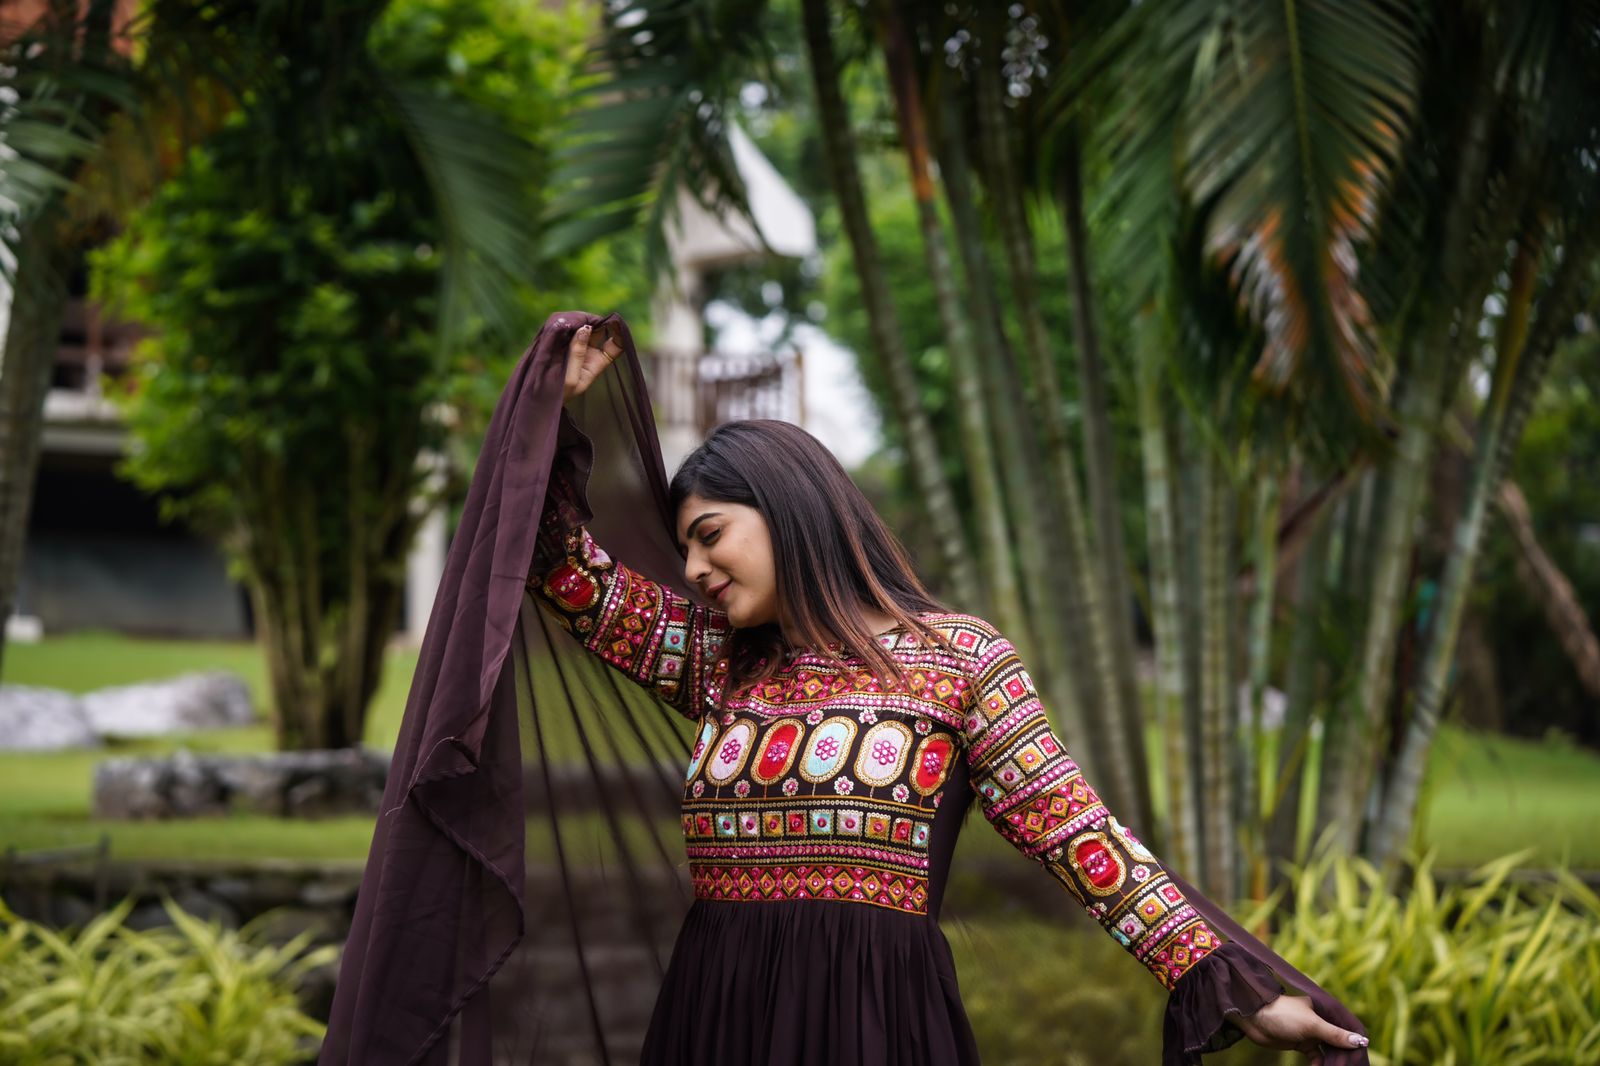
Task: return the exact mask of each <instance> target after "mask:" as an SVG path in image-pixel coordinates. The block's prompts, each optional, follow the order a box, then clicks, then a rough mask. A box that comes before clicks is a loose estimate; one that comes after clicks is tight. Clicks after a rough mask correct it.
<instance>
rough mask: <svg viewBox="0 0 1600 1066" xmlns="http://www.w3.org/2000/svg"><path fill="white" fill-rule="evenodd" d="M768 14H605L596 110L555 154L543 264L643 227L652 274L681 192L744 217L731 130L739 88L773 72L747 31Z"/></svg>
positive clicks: (684, 0)
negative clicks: (554, 192) (554, 191)
mask: <svg viewBox="0 0 1600 1066" xmlns="http://www.w3.org/2000/svg"><path fill="white" fill-rule="evenodd" d="M764 12H765V4H759V3H758V4H749V3H735V2H732V0H711V2H698V0H635V2H634V3H631V4H626V5H624V6H621V7H615V6H613V7H611V8H610V9H609V10H608V13H607V16H606V26H605V32H604V35H603V37H602V40H601V41H600V43H599V44H598V45H597V46H596V47H595V49H594V52H593V59H594V62H593V64H592V73H593V80H592V81H591V82H590V83H589V84H587V85H586V86H585V87H584V89H583V90H582V94H583V95H584V96H586V97H588V98H589V99H590V100H591V101H592V102H591V103H590V104H589V105H588V106H586V107H584V108H582V109H580V110H579V111H578V112H577V113H576V115H575V116H574V118H573V119H572V123H571V133H570V135H569V137H568V140H567V144H566V145H565V146H564V147H563V149H562V151H561V152H560V154H559V155H558V160H559V163H558V167H557V170H556V173H555V176H554V179H553V185H554V186H555V188H557V189H558V190H560V193H559V195H558V196H557V197H556V198H555V199H554V200H553V201H552V202H551V204H550V206H549V208H548V209H547V212H546V221H547V229H546V232H545V238H544V242H543V249H544V251H545V253H546V254H548V255H559V254H561V253H564V252H567V251H570V250H572V249H574V248H576V247H578V246H579V245H580V244H582V243H585V242H588V241H594V240H598V239H601V238H604V237H606V236H610V235H612V234H615V233H619V232H622V231H625V230H628V229H632V228H637V227H642V228H643V230H644V238H645V259H646V267H647V269H649V270H651V271H652V272H656V271H659V270H660V269H661V268H662V267H664V266H665V264H666V260H667V250H666V233H667V231H668V229H669V228H670V226H671V224H672V223H673V222H674V221H675V219H676V213H677V206H678V199H679V196H680V195H681V194H682V193H684V192H687V193H688V194H689V195H690V196H692V197H693V199H694V200H695V202H696V203H698V204H700V206H702V207H704V208H706V209H707V210H709V211H713V212H719V213H722V212H738V213H741V214H744V215H746V216H748V214H749V206H748V204H747V198H746V193H745V188H744V183H743V181H742V180H741V178H740V176H739V171H738V168H737V167H736V166H735V164H734V160H733V153H732V149H731V147H730V145H729V142H728V123H729V122H730V121H732V118H731V116H730V110H731V108H732V107H733V106H734V105H735V104H736V102H737V99H738V91H739V89H740V87H741V86H742V85H743V84H744V83H745V82H747V81H749V80H752V79H753V78H755V77H757V76H759V75H760V74H761V73H762V72H764V71H766V70H767V69H768V68H769V60H770V50H769V46H768V45H767V43H766V39H765V35H764V34H762V33H759V32H754V31H752V29H751V28H750V23H751V21H752V20H756V21H759V20H760V19H761V18H762V17H763V14H764ZM755 228H756V230H757V232H758V233H759V227H755Z"/></svg>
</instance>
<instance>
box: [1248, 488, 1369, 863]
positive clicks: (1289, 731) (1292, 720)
mask: <svg viewBox="0 0 1600 1066" xmlns="http://www.w3.org/2000/svg"><path fill="white" fill-rule="evenodd" d="M1348 503H1349V497H1346V501H1345V505H1348ZM1337 521H1338V516H1337V515H1336V514H1329V513H1327V512H1324V513H1322V514H1321V515H1319V516H1318V518H1317V525H1316V528H1315V529H1314V530H1313V531H1312V534H1311V539H1310V542H1309V543H1308V544H1307V545H1306V550H1305V551H1304V553H1302V554H1301V556H1300V559H1299V561H1298V563H1297V565H1298V567H1299V573H1298V575H1297V576H1296V579H1295V601H1294V626H1293V629H1292V631H1291V633H1290V637H1289V662H1288V667H1287V673H1286V679H1285V682H1284V701H1285V704H1286V708H1285V714H1284V722H1283V731H1282V733H1280V734H1279V741H1278V758H1277V764H1276V773H1275V775H1274V788H1273V798H1272V802H1271V805H1270V814H1271V824H1270V827H1269V829H1268V850H1269V851H1270V852H1271V854H1272V856H1273V857H1274V858H1277V859H1289V860H1290V861H1292V862H1300V861H1301V860H1303V859H1304V857H1305V843H1306V841H1305V838H1304V835H1303V834H1302V833H1301V831H1300V829H1301V826H1300V802H1301V796H1302V795H1303V789H1304V786H1305V778H1306V773H1307V771H1308V770H1309V769H1310V767H1311V759H1310V746H1311V724H1312V722H1313V721H1314V720H1315V715H1314V710H1315V708H1316V705H1317V699H1318V685H1317V680H1318V675H1319V673H1320V668H1321V665H1322V656H1321V649H1322V641H1321V636H1322V627H1323V616H1324V612H1325V610H1326V604H1327V600H1328V585H1329V581H1328V563H1329V556H1330V552H1331V549H1332V546H1333V539H1334V537H1333V531H1334V527H1335V525H1336V524H1337Z"/></svg>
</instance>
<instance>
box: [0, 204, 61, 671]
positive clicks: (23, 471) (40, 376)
mask: <svg viewBox="0 0 1600 1066" xmlns="http://www.w3.org/2000/svg"><path fill="white" fill-rule="evenodd" d="M18 228H19V231H20V232H19V233H18V235H17V242H16V249H17V266H16V275H15V281H14V286H15V287H14V289H13V293H14V298H13V299H12V302H11V318H10V321H9V322H8V323H7V324H6V334H5V347H4V348H3V349H0V663H3V661H4V653H5V622H6V620H7V619H9V618H10V617H11V613H12V611H14V610H15V609H16V606H17V590H18V586H19V585H20V583H21V579H22V554H23V549H24V546H25V545H26V543H27V539H28V515H29V513H30V512H31V511H32V509H33V488H34V482H35V481H36V479H37V477H36V475H37V473H38V469H39V453H40V450H41V442H42V439H43V436H44V401H45V395H46V394H47V393H48V392H49V391H50V371H51V368H52V367H54V365H55V358H56V348H57V345H58V344H59V343H60V339H61V316H62V313H63V311H64V308H65V306H66V296H67V270H68V268H69V267H70V265H71V262H72V248H71V246H70V245H68V244H66V243H65V241H63V239H62V237H61V233H60V230H61V213H60V211H59V209H58V208H57V207H56V206H55V205H54V204H53V203H52V204H50V205H47V206H46V207H45V208H42V209H40V210H39V211H36V212H35V213H34V215H33V217H31V218H29V219H27V220H25V221H23V222H22V223H21V225H20V226H19V227H18Z"/></svg>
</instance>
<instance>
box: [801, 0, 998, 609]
mask: <svg viewBox="0 0 1600 1066" xmlns="http://www.w3.org/2000/svg"><path fill="white" fill-rule="evenodd" d="M801 13H802V21H803V23H804V29H805V35H806V49H807V51H808V53H809V54H810V58H811V76H812V82H813V85H814V87H815V89H816V94H817V117H818V123H819V125H820V127H821V133H822V147H823V156H824V158H825V159H826V161H827V167H828V179H829V182H830V184H831V185H832V187H833V195H834V196H835V198H837V200H838V201H839V213H840V216H841V218H842V220H843V223H844V229H845V234H846V235H847V236H848V237H849V240H850V250H851V253H852V255H853V258H854V261H855V268H856V274H857V276H858V277H859V278H860V281H861V298H862V301H863V302H864V303H865V304H866V307H867V321H868V328H869V329H870V330H871V333H872V342H873V347H874V348H875V349H876V350H877V353H878V358H879V359H882V360H883V365H884V370H885V371H886V372H887V373H888V376H889V386H890V387H889V392H890V395H891V397H892V398H893V401H894V406H893V413H894V415H895V416H896V418H897V419H898V420H899V422H900V427H901V431H902V432H903V433H904V434H905V439H906V447H907V450H908V451H909V453H910V454H909V455H908V457H907V458H908V462H909V465H910V467H911V474H912V477H913V479H914V480H915V484H916V487H917V491H918V494H919V495H920V496H921V498H922V501H923V506H924V508H925V511H926V514H927V516H928V524H929V527H930V528H931V529H932V531H933V537H934V540H935V541H936V543H937V544H938V545H939V557H940V561H941V563H942V564H943V567H944V572H945V575H946V576H947V578H948V580H949V587H950V589H951V592H952V595H953V598H954V599H955V600H956V602H958V603H961V604H963V605H969V606H975V605H977V604H978V603H979V602H980V596H981V591H980V589H979V585H978V576H977V571H976V569H975V568H974V567H973V565H972V556H971V553H970V552H969V551H968V549H967V544H966V537H965V535H964V534H963V533H962V529H961V519H960V516H961V511H960V509H959V508H958V507H957V505H956V500H955V494H954V492H952V491H951V488H950V482H949V481H948V480H947V479H946V478H945V476H944V466H943V464H942V463H941V462H940V459H939V447H938V444H937V442H936V438H935V437H934V433H933V427H932V425H931V424H930V423H929V421H928V415H927V412H926V411H924V410H923V409H922V406H921V404H920V402H919V401H918V395H919V394H918V392H917V376H916V372H915V370H914V369H913V368H912V365H911V358H910V356H909V355H908V354H907V352H906V346H905V337H904V334H903V333H902V332H901V330H900V323H899V318H898V316H897V315H896V313H895V309H894V302H893V300H892V298H891V296H890V293H889V281H888V277H887V275H886V274H885V273H884V269H883V256H882V254H881V252H880V251H879V249H878V241H877V238H876V237H875V236H874V235H873V232H872V224H871V221H870V218H869V216H868V214H867V201H866V195H865V193H864V192H863V190H862V184H861V167H860V164H859V162H858V161H857V156H856V142H855V134H854V133H853V132H852V131H851V126H850V114H849V111H848V109H847V108H846V107H845V103H844V96H843V94H842V93H841V91H840V88H839V66H838V61H837V59H836V58H835V56H834V52H833V39H832V36H831V28H830V26H829V18H828V4H827V0H803V2H802V4H801Z"/></svg>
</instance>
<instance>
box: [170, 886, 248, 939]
mask: <svg viewBox="0 0 1600 1066" xmlns="http://www.w3.org/2000/svg"><path fill="white" fill-rule="evenodd" d="M172 901H173V902H174V903H176V904H177V905H178V907H179V908H180V909H182V910H184V911H185V912H187V913H189V914H192V915H194V917H196V918H198V919H200V920H201V921H202V922H216V923H217V924H218V925H221V926H222V927H223V928H225V929H237V928H239V912H238V911H236V910H234V909H233V908H232V907H230V906H229V905H228V904H226V903H224V902H222V901H221V900H220V899H217V898H215V897H214V896H212V895H210V894H209V893H205V892H201V891H200V890H199V889H194V888H191V889H186V890H185V891H182V892H179V893H178V894H177V895H176V896H174V897H173V899H172Z"/></svg>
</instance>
